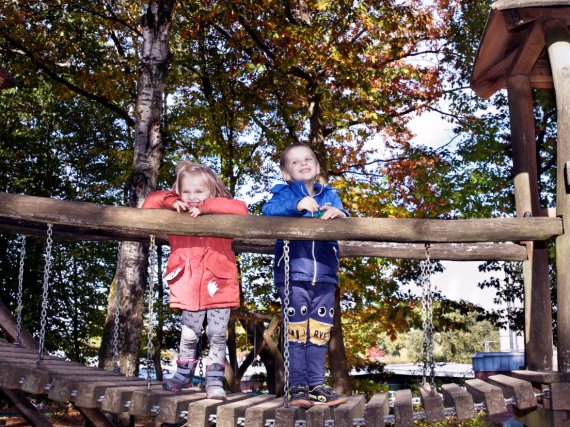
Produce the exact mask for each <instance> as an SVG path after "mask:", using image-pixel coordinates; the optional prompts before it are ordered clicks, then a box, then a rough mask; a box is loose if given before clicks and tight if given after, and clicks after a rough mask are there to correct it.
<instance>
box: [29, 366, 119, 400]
mask: <svg viewBox="0 0 570 427" xmlns="http://www.w3.org/2000/svg"><path fill="white" fill-rule="evenodd" d="M19 372H20V374H19V375H21V377H22V378H23V382H22V385H21V390H22V391H25V392H27V393H32V394H44V393H48V392H49V390H50V389H51V386H52V385H53V383H54V382H55V381H56V380H57V379H58V378H62V379H65V378H69V377H73V378H78V377H81V376H82V377H83V378H95V377H109V376H110V375H112V374H111V373H109V372H108V371H104V370H102V369H89V368H87V367H82V368H79V367H78V368H69V367H66V366H63V365H62V366H53V367H51V366H50V367H48V366H46V367H44V368H42V369H36V368H32V367H23V368H20V369H19Z"/></svg>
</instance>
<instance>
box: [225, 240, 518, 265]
mask: <svg viewBox="0 0 570 427" xmlns="http://www.w3.org/2000/svg"><path fill="white" fill-rule="evenodd" d="M274 244H275V241H273V240H262V239H251V240H244V239H236V240H234V243H233V249H234V251H235V252H236V253H242V252H249V253H258V254H273V246H274ZM338 245H339V248H340V256H341V258H355V257H378V258H389V259H424V258H425V253H426V249H425V245H424V244H423V243H395V242H365V241H362V242H349V241H346V240H340V241H339V242H338ZM430 258H431V259H434V260H446V261H525V260H526V259H528V256H527V249H526V246H525V245H519V244H516V243H432V244H431V247H430Z"/></svg>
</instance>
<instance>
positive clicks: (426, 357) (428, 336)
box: [420, 243, 435, 391]
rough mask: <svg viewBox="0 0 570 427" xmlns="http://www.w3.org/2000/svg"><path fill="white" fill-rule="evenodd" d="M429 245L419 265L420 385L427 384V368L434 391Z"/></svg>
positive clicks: (426, 245) (426, 246)
mask: <svg viewBox="0 0 570 427" xmlns="http://www.w3.org/2000/svg"><path fill="white" fill-rule="evenodd" d="M430 246H431V245H430V244H429V243H426V244H425V248H426V259H425V260H423V261H422V262H421V263H420V269H421V275H420V283H421V285H422V323H423V337H422V338H423V339H422V362H423V363H422V384H426V383H427V379H426V376H427V371H428V367H429V375H430V383H429V384H430V386H431V389H432V391H433V390H435V357H434V346H433V313H432V302H433V301H432V289H431V273H432V265H431V261H430V253H429V249H430Z"/></svg>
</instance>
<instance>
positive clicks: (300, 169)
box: [281, 146, 320, 182]
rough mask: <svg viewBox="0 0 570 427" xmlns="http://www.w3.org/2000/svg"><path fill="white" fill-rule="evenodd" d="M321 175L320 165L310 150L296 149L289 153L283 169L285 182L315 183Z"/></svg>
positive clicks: (304, 148) (305, 148)
mask: <svg viewBox="0 0 570 427" xmlns="http://www.w3.org/2000/svg"><path fill="white" fill-rule="evenodd" d="M319 173H320V167H319V163H318V162H317V159H316V158H315V155H314V154H313V152H312V151H311V150H310V149H309V148H307V147H302V146H301V147H294V148H292V149H291V150H289V151H288V152H287V154H286V156H285V165H284V167H283V169H281V174H282V175H283V178H284V179H285V181H287V182H291V181H303V182H314V181H315V178H316V177H317V175H318V174H319Z"/></svg>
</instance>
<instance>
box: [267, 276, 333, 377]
mask: <svg viewBox="0 0 570 427" xmlns="http://www.w3.org/2000/svg"><path fill="white" fill-rule="evenodd" d="M277 288H278V289H279V296H280V298H281V304H282V309H283V315H284V316H285V315H287V316H289V330H288V331H287V337H288V340H289V384H290V385H291V386H296V385H308V386H314V385H319V384H323V383H324V381H325V359H326V355H327V349H328V342H329V339H330V335H331V328H332V325H333V315H334V293H335V289H336V285H335V284H334V283H324V282H323V283H319V282H316V283H314V282H300V281H292V282H291V283H290V284H289V306H288V309H287V312H286V307H285V284H283V283H278V284H277Z"/></svg>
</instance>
